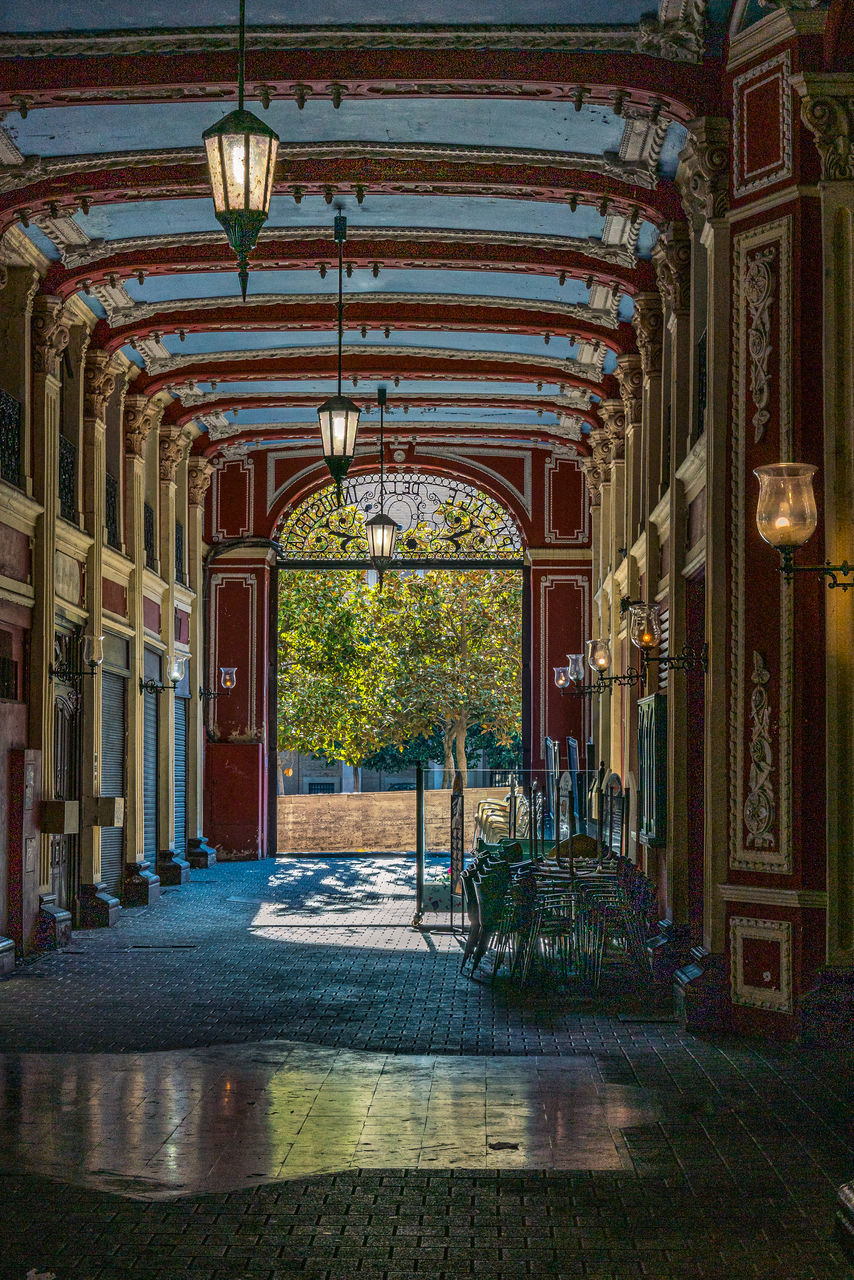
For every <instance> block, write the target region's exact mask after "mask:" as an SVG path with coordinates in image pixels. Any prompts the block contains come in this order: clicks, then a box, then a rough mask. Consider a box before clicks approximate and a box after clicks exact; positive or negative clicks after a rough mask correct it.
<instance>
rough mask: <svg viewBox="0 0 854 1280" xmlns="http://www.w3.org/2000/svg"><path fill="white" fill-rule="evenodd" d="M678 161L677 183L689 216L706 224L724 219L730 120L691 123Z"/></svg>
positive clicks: (727, 202) (726, 195) (713, 119)
mask: <svg viewBox="0 0 854 1280" xmlns="http://www.w3.org/2000/svg"><path fill="white" fill-rule="evenodd" d="M679 161H680V164H679V170H678V172H677V174H676V183H677V185H678V187H679V190H680V192H681V195H682V203H683V205H684V206H685V212H686V213H687V214H688V216H689V217H691V216H695V217H699V218H704V219H706V220H707V221H711V220H712V219H713V218H723V217H725V216H726V212H727V210H728V209H729V170H730V124H729V120H725V119H723V118H720V117H717V116H703V117H701V118H700V119H697V120H692V121H691V123H690V124H689V126H688V143H687V145H686V147H685V148H684V150H683V151H682V152H681V154H680V156H679Z"/></svg>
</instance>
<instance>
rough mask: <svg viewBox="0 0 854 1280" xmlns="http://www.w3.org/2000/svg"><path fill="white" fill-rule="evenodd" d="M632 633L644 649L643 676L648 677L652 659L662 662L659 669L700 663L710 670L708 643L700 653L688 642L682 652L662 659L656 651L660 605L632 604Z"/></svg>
mask: <svg viewBox="0 0 854 1280" xmlns="http://www.w3.org/2000/svg"><path fill="white" fill-rule="evenodd" d="M629 635H630V637H631V641H632V644H633V645H634V646H635V648H636V649H640V652H641V679H643V678H645V677H646V669H647V667H648V666H649V665H650V663H652V662H657V663H658V669H659V671H661V670H665V671H693V670H695V669H696V668H697V667H698V666H699V667H702V669H703V671H708V669H709V646H708V645H707V644H704V645H703V647H702V649H701V650H700V652H699V653H695V652H694V650H693V649H692V647H691V645H689V644H685V645H683V646H682V648H681V650H680V651H679V653H677V654H674V655H673V656H672V657H668V658H660V657H658V656H657V655H656V654H654V653H653V652H652V650H653V649H657V648H658V646H659V644H660V643H661V609H660V608H659V606H658V605H657V604H643V603H634V602H633V603H632V604H631V605H630V606H629Z"/></svg>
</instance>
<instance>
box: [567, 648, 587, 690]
mask: <svg viewBox="0 0 854 1280" xmlns="http://www.w3.org/2000/svg"><path fill="white" fill-rule="evenodd" d="M566 660H567V662H568V663H569V666H568V667H567V671H568V672H569V678H570V680H577V681H578V682H579V683H581V684H583V683H584V676H585V671H584V654H583V653H568V654H567V655H566Z"/></svg>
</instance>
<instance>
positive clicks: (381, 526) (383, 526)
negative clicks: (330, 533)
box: [365, 387, 398, 590]
mask: <svg viewBox="0 0 854 1280" xmlns="http://www.w3.org/2000/svg"><path fill="white" fill-rule="evenodd" d="M385 402H386V389H385V387H377V404H378V405H379V406H380V509H379V514H378V515H375V516H371V518H370V520H366V521H365V533H366V534H367V538H368V554H369V555H370V557H371V564H372V565H373V566H374V568H375V569H376V570H377V572H378V573H379V575H380V590H382V585H383V570H385V569H387V568H388V567H389V565H390V564H391V559H392V556H393V555H394V543H395V539H396V538H397V531H398V526H397V525H396V524H395V522H394V521H393V520H392V518H391V516H387V515H386V514H385V510H384V507H385V436H384V432H383V428H384V423H385V419H384V414H383V410H384V409H385Z"/></svg>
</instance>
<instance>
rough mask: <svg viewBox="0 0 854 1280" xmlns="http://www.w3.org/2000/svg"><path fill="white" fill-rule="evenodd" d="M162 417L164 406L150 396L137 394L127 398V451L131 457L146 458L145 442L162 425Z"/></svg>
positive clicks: (125, 425)
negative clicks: (153, 430) (154, 429)
mask: <svg viewBox="0 0 854 1280" xmlns="http://www.w3.org/2000/svg"><path fill="white" fill-rule="evenodd" d="M162 416H163V405H160V404H156V403H155V402H154V401H153V400H150V399H149V398H148V396H145V395H140V394H139V393H135V392H134V393H131V394H130V395H127V396H125V409H124V428H125V449H126V451H127V453H128V454H129V455H130V456H131V457H133V458H143V457H144V456H145V442H146V440H147V439H148V437H149V435H150V434H151V431H152V428H154V427H157V426H159V425H160V419H161V417H162Z"/></svg>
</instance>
